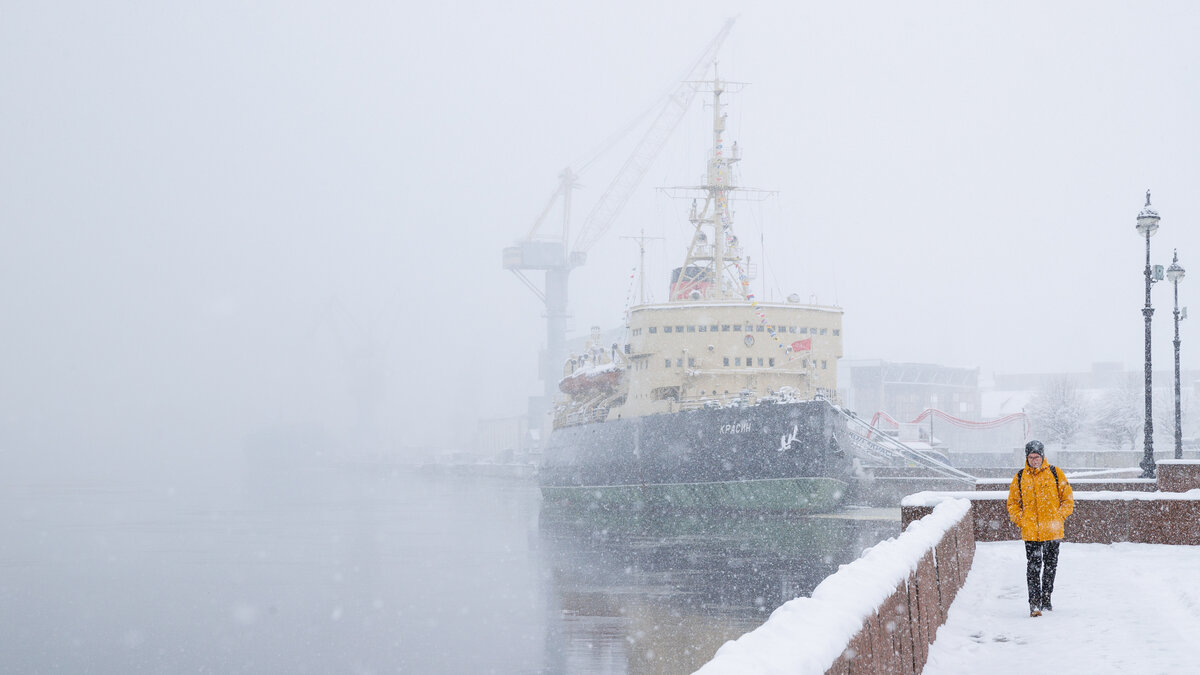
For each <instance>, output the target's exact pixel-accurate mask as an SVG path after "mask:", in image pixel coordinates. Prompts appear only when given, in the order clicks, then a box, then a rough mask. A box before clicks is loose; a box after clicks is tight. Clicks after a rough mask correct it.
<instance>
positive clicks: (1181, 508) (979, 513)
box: [900, 489, 1200, 546]
mask: <svg viewBox="0 0 1200 675" xmlns="http://www.w3.org/2000/svg"><path fill="white" fill-rule="evenodd" d="M953 498H962V499H970V500H971V511H970V514H969V515H970V520H971V523H972V527H973V535H974V538H975V540H976V541H1009V540H1016V539H1020V538H1021V531H1020V529H1019V528H1018V527H1017V526H1016V525H1013V524H1012V522H1011V521H1009V519H1008V508H1007V501H1008V493H1007V492H943V493H936V492H923V493H918V494H915V495H909V496H908V497H905V498H904V500H903V501H902V502H901V506H900V521H901V527H907V525H908V523H910V522H912V521H914V520H917V519H920V518H922V517H923V516H924V515H926V514H928V513H930V512H931V511H932V508H933V506H935V505H936V504H938V503H939V502H940V501H942V500H943V499H953ZM1064 540H1065V541H1069V542H1077V543H1084V544H1112V543H1115V542H1126V541H1127V542H1133V543H1138V544H1184V545H1191V546H1195V545H1200V489H1198V490H1192V491H1190V492H1184V493H1177V492H1083V493H1076V494H1075V512H1074V513H1073V514H1072V515H1071V517H1069V518H1067V522H1066V533H1065V537H1064Z"/></svg>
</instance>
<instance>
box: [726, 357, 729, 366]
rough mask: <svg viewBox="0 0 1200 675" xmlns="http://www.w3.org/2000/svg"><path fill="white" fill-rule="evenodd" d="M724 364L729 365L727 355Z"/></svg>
mask: <svg viewBox="0 0 1200 675" xmlns="http://www.w3.org/2000/svg"><path fill="white" fill-rule="evenodd" d="M725 365H729V357H728V356H726V357H725Z"/></svg>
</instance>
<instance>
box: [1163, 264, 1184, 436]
mask: <svg viewBox="0 0 1200 675" xmlns="http://www.w3.org/2000/svg"><path fill="white" fill-rule="evenodd" d="M1184 274H1185V272H1184V269H1183V268H1182V267H1180V265H1179V251H1178V249H1177V250H1176V251H1175V255H1174V257H1173V258H1172V260H1171V266H1170V267H1168V268H1167V278H1168V279H1170V280H1171V285H1172V286H1174V287H1175V459H1183V417H1182V415H1181V408H1180V404H1179V282H1180V280H1182V279H1183V275H1184Z"/></svg>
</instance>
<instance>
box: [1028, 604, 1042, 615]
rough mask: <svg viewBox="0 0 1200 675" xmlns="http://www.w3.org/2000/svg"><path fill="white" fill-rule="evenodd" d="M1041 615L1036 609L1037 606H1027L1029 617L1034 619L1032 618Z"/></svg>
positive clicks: (1040, 611)
mask: <svg viewBox="0 0 1200 675" xmlns="http://www.w3.org/2000/svg"><path fill="white" fill-rule="evenodd" d="M1041 615H1042V610H1040V609H1038V606H1037V605H1030V606H1029V616H1031V617H1034V616H1041Z"/></svg>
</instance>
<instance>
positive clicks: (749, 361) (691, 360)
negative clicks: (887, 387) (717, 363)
mask: <svg viewBox="0 0 1200 675" xmlns="http://www.w3.org/2000/svg"><path fill="white" fill-rule="evenodd" d="M755 360H756V359H755V357H753V356H747V357H746V358H744V359H743V358H742V357H740V356H735V357H733V366H734V367H735V368H737V367H740V366H743V365H745V366H754V365H755V364H754V362H755ZM663 361H664V365H665V367H667V368H670V367H671V365H672V363H674V365H675V367H676V368H682V367H683V359H682V358H677V359H675V360H674V361H673V362H672V360H671V359H663ZM743 361H745V363H742V362H743ZM757 361H758V366H759V367H764V366H765V367H768V368H774V367H775V359H774V358H773V357H768V358H765V359H764V358H763V357H761V356H760V357H758V358H757ZM820 363H821V370H828V369H829V361H827V360H824V359H822V360H821V362H820ZM687 364H688V368H695V367H696V357H694V356H689V357H688V359H687ZM812 364H813V367H814V368H815V367H816V366H817V360H816V359H813V361H812ZM723 365H725V366H729V365H730V357H728V356H726V357H725V358H724V364H723ZM800 365H801V366H803V367H805V368H807V367H808V359H804V360H803V362H801V364H800Z"/></svg>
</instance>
